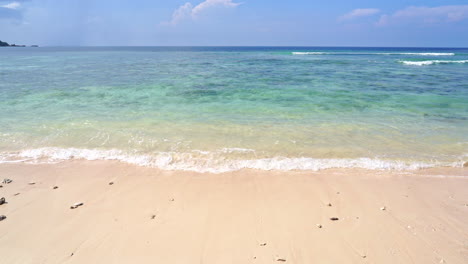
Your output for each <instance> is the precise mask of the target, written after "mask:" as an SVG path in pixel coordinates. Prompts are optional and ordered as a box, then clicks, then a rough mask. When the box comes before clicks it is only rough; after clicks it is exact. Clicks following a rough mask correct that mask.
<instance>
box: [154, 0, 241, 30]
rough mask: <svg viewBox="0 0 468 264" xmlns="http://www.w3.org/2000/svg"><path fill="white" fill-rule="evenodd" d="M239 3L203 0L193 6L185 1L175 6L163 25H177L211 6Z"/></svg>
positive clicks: (234, 5) (228, 5) (231, 6)
mask: <svg viewBox="0 0 468 264" xmlns="http://www.w3.org/2000/svg"><path fill="white" fill-rule="evenodd" d="M240 4H241V3H234V2H233V0H205V1H203V2H201V3H200V4H198V5H196V6H194V5H192V4H191V3H189V2H187V3H185V4H183V5H181V6H180V7H179V8H177V9H176V10H175V11H174V13H172V18H171V20H170V21H167V22H163V23H162V24H165V25H177V24H178V23H179V22H181V21H182V20H184V19H194V18H197V16H199V15H200V14H201V13H202V12H203V11H205V10H207V9H210V8H213V7H228V8H233V7H237V6H238V5H240Z"/></svg>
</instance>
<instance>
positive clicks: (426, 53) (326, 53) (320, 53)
mask: <svg viewBox="0 0 468 264" xmlns="http://www.w3.org/2000/svg"><path fill="white" fill-rule="evenodd" d="M292 55H412V56H455V53H451V52H450V53H437V52H401V53H396V52H387V53H360V52H315V51H314V52H312V51H311V52H302V51H295V52H292Z"/></svg>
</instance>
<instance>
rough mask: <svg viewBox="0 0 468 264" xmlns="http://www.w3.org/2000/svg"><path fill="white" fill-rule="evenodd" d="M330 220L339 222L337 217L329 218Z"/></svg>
mask: <svg viewBox="0 0 468 264" xmlns="http://www.w3.org/2000/svg"><path fill="white" fill-rule="evenodd" d="M330 220H332V221H338V220H340V219H339V218H338V217H331V218H330Z"/></svg>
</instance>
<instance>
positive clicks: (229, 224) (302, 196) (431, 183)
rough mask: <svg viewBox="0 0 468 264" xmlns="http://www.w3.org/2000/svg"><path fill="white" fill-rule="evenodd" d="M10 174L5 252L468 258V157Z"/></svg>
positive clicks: (291, 259)
mask: <svg viewBox="0 0 468 264" xmlns="http://www.w3.org/2000/svg"><path fill="white" fill-rule="evenodd" d="M0 178H1V179H0V180H2V181H3V179H4V178H9V179H12V180H13V182H12V183H10V184H1V183H0V185H2V186H3V187H2V188H0V196H1V197H5V198H6V202H7V203H6V204H3V205H0V215H5V216H6V217H7V218H6V219H5V220H3V221H0V245H1V246H0V256H2V263H65V262H66V263H89V262H96V263H97V262H101V263H194V262H200V263H279V262H282V261H281V260H285V261H286V263H314V262H318V263H466V261H467V260H468V257H467V256H468V239H467V238H468V223H467V222H466V221H465V220H466V219H467V218H468V193H467V192H466V190H467V188H468V169H467V168H433V169H424V170H417V171H384V170H364V169H328V170H322V171H286V172H284V171H260V170H251V169H244V170H240V171H234V172H229V173H221V174H211V173H195V172H182V171H163V170H158V169H154V168H148V167H139V166H135V165H129V164H124V163H121V162H117V161H76V160H75V161H67V162H61V163H57V164H35V165H31V164H21V163H19V164H0ZM110 183H112V184H110ZM54 186H57V187H58V188H56V189H54ZM75 203H83V205H82V206H79V207H78V208H76V209H70V206H72V205H73V204H75ZM329 204H330V205H331V206H329ZM334 217H336V218H338V220H337V221H332V220H330V218H334Z"/></svg>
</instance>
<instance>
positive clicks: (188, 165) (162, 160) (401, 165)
mask: <svg viewBox="0 0 468 264" xmlns="http://www.w3.org/2000/svg"><path fill="white" fill-rule="evenodd" d="M239 150H240V149H239ZM239 150H237V149H236V151H239ZM249 151H250V150H249ZM220 152H223V150H221V151H220ZM198 154H199V153H198ZM0 156H1V157H2V158H0V163H10V162H25V163H33V164H37V163H58V162H63V161H66V160H72V159H77V160H90V161H92V160H116V161H121V162H125V163H129V164H134V165H138V166H145V167H153V168H158V169H162V170H176V171H177V170H178V171H194V172H200V173H205V172H209V173H223V172H231V171H237V170H241V169H258V170H267V171H269V170H280V171H291V170H305V171H307V170H309V171H318V170H324V169H332V168H362V169H370V170H417V169H422V168H431V167H441V166H451V167H460V166H462V164H463V162H461V161H460V162H455V163H439V162H432V163H426V162H405V161H396V160H382V159H376V158H356V159H350V158H345V159H316V158H308V157H300V158H288V157H272V158H261V159H226V158H219V157H218V158H217V157H216V155H214V153H212V152H210V153H208V152H206V153H204V154H202V155H196V152H194V153H177V152H159V153H154V154H137V153H126V152H124V151H121V150H115V149H113V150H98V149H78V148H38V149H29V150H23V151H20V152H17V153H5V154H1V155H0Z"/></svg>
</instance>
